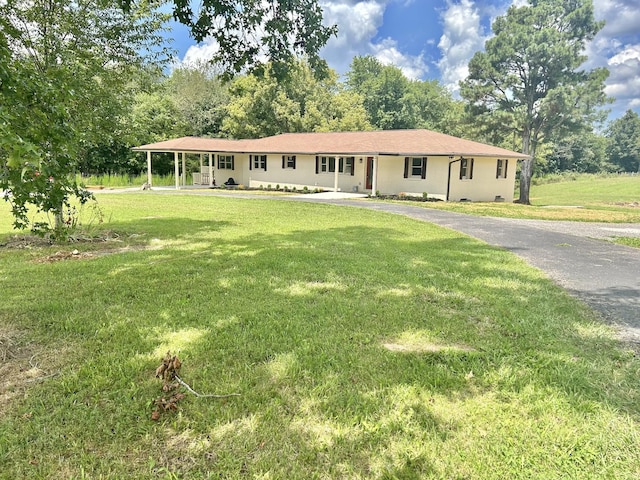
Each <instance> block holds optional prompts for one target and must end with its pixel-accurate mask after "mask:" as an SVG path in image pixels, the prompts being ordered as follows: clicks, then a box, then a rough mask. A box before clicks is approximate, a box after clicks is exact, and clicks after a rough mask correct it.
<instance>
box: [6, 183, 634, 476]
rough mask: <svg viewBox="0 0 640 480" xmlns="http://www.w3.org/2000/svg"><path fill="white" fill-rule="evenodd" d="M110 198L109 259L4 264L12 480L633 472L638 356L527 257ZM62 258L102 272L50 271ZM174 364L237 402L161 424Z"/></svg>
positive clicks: (345, 222) (224, 210)
mask: <svg viewBox="0 0 640 480" xmlns="http://www.w3.org/2000/svg"><path fill="white" fill-rule="evenodd" d="M99 199H100V203H101V205H102V208H103V209H104V210H105V214H106V216H107V217H108V218H111V222H110V223H109V225H107V226H106V227H107V228H110V229H112V230H114V231H118V232H120V233H121V234H120V235H119V237H118V241H117V242H113V243H107V244H105V245H103V246H102V247H101V246H100V245H99V244H76V245H73V246H70V247H60V246H57V247H37V248H28V249H20V250H16V249H6V248H0V292H2V297H3V301H2V302H1V303H0V324H1V325H3V328H4V329H5V330H6V332H5V337H6V338H8V339H9V338H11V339H13V342H12V345H13V347H12V349H11V351H10V352H9V354H8V355H7V358H8V359H9V361H13V360H15V362H17V363H21V366H22V367H24V369H28V368H30V367H31V368H33V366H32V364H34V363H37V367H36V369H37V370H39V372H40V373H38V372H36V373H35V374H34V375H33V377H31V378H32V379H33V381H29V382H26V381H25V382H22V383H19V382H18V383H16V382H14V384H13V385H11V386H9V388H6V387H7V386H6V380H7V378H5V377H3V381H4V383H3V391H2V394H3V395H4V397H5V401H4V402H3V403H2V407H0V408H1V409H2V413H3V415H2V416H1V417H0V439H1V440H0V458H3V459H5V461H4V469H3V470H2V473H0V476H2V477H4V478H73V477H76V478H80V477H81V476H83V475H84V476H86V477H89V478H96V477H103V478H124V477H128V478H247V477H249V478H251V477H257V478H294V479H297V478H300V479H303V478H304V479H307V478H496V479H497V478H559V477H568V478H634V477H637V476H638V475H640V454H639V453H638V450H637V448H636V446H637V443H638V440H640V427H639V424H638V421H639V420H640V415H639V413H640V407H639V405H640V398H638V397H639V392H640V388H639V387H640V380H639V376H638V371H639V370H640V363H639V362H638V359H637V358H635V357H634V356H633V354H632V352H630V351H627V350H625V349H623V348H621V347H620V346H619V345H618V344H617V343H616V341H615V340H614V334H613V332H612V331H611V330H610V329H609V328H608V327H606V326H604V325H602V324H601V323H599V322H598V321H597V319H596V318H595V316H594V315H593V314H592V313H591V312H590V311H588V310H587V309H586V308H584V307H583V306H582V305H581V304H579V302H577V301H576V300H575V299H573V298H571V297H569V296H568V295H566V294H565V293H564V292H563V291H562V290H561V289H559V288H557V287H556V286H554V285H553V284H552V283H551V282H550V281H549V280H547V279H546V278H545V277H544V276H543V275H542V274H541V273H540V272H538V271H535V270H533V269H531V268H529V267H527V266H526V265H525V264H524V263H523V262H521V261H520V260H518V259H517V258H516V257H514V256H513V255H511V254H508V253H507V252H504V251H501V250H499V249H495V248H492V247H490V246H487V245H485V244H482V243H481V242H478V241H475V240H473V239H470V238H468V237H464V236H461V235H457V234H455V233H453V232H451V231H448V230H445V229H441V228H437V227H435V226H432V225H429V224H425V223H420V222H416V221H412V220H410V219H407V218H403V217H396V216H392V215H387V214H382V213H378V212H369V211H365V210H360V209H349V208H345V207H334V206H331V205H315V204H306V203H293V202H292V203H289V202H286V203H285V202H277V201H272V200H262V199H260V200H239V199H232V198H224V197H197V196H162V195H153V194H150V195H104V196H100V197H99ZM6 224H7V222H6V221H5V218H4V217H0V225H2V227H1V228H0V231H5V232H6V231H8V228H7V227H6ZM2 229H4V230H2ZM64 248H67V249H69V250H70V249H78V250H80V251H81V253H87V254H93V255H94V256H87V257H80V258H75V257H70V258H69V259H68V260H65V261H56V262H44V263H43V262H42V259H46V258H48V257H50V256H51V255H52V254H54V253H56V252H59V251H60V250H62V249H64ZM101 250H102V251H103V253H104V250H107V251H108V252H110V253H109V254H106V255H101V254H100V252H101ZM6 343H7V344H8V343H9V342H6ZM391 346H393V348H391ZM167 350H171V351H172V352H179V355H180V357H181V358H182V360H183V362H184V364H183V369H182V377H183V378H184V379H185V380H186V381H187V382H189V383H190V384H191V385H192V386H193V387H194V388H195V389H196V390H198V391H200V392H205V393H228V392H238V393H240V394H241V395H242V396H241V397H239V398H231V399H226V400H212V399H202V398H195V397H193V396H188V397H187V398H186V399H185V400H184V401H183V402H181V405H180V410H179V412H177V413H175V414H171V415H166V416H164V417H163V418H162V419H161V420H160V422H152V421H151V420H150V414H151V409H152V403H153V399H154V398H156V397H157V396H158V395H159V381H158V380H156V379H154V378H153V371H154V369H155V367H156V366H157V365H158V364H159V361H160V359H161V358H162V356H163V355H164V354H165V353H166V351H167ZM12 359H13V360H12ZM51 374H56V375H55V376H48V375H51Z"/></svg>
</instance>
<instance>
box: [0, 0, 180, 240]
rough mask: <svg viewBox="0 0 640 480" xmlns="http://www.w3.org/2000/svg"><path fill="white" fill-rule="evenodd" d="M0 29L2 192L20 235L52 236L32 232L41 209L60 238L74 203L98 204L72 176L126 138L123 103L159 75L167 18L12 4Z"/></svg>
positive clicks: (143, 10) (67, 0) (111, 8)
mask: <svg viewBox="0 0 640 480" xmlns="http://www.w3.org/2000/svg"><path fill="white" fill-rule="evenodd" d="M0 19H1V20H0V22H2V25H1V26H2V29H0V50H1V53H0V54H1V55H2V59H1V60H0V62H1V63H0V64H1V65H2V68H1V69H0V70H1V72H2V73H1V75H2V81H1V84H0V95H1V96H2V108H3V112H4V113H3V116H5V118H7V119H8V120H9V121H8V122H2V125H3V126H2V129H3V132H2V134H3V135H2V137H3V139H4V140H3V141H2V143H1V144H0V190H3V191H4V192H5V193H4V196H5V199H7V200H8V201H9V202H10V203H11V206H12V211H13V214H14V218H15V226H16V227H17V228H25V227H27V226H31V227H32V229H34V230H35V231H42V230H47V229H48V224H47V223H46V222H37V223H36V224H33V225H30V220H29V217H28V215H27V213H28V206H29V205H34V206H35V207H36V209H37V210H38V211H42V212H45V213H48V214H49V213H50V214H53V215H54V218H55V226H56V229H57V230H58V231H60V230H61V229H62V228H63V227H64V224H65V222H68V221H69V219H65V218H63V208H64V206H65V205H68V199H69V197H70V196H77V197H78V198H80V200H81V202H84V201H86V200H87V199H88V198H90V194H89V193H88V192H87V191H86V190H84V189H82V188H80V187H79V185H78V184H77V182H76V180H75V177H74V176H73V175H71V174H72V173H73V172H74V171H75V169H76V167H77V165H78V160H79V158H80V157H81V156H82V152H83V151H84V150H86V149H88V148H91V146H92V145H95V144H96V143H97V142H101V143H108V138H109V137H110V136H111V135H118V132H121V131H122V129H121V128H120V127H121V124H120V120H121V119H122V117H123V112H125V111H126V109H127V108H128V104H127V100H126V99H127V96H126V95H125V94H123V93H124V92H125V91H126V90H127V88H128V85H129V83H130V81H131V78H132V76H133V74H134V72H136V71H137V69H139V68H143V67H145V66H148V65H149V64H154V65H157V62H158V61H159V58H158V56H157V55H158V54H160V55H161V54H162V52H161V49H159V47H160V45H161V44H162V42H163V39H162V37H161V36H160V35H159V30H160V29H161V28H162V25H163V22H164V21H165V20H166V19H167V17H166V16H164V15H162V14H160V13H158V12H157V11H156V10H155V8H153V7H150V6H149V5H148V4H142V5H139V6H137V7H136V9H135V11H134V12H131V13H130V14H124V13H123V12H122V10H121V9H120V8H119V7H118V6H117V5H116V4H115V3H110V2H109V1H102V0H101V1H99V2H98V1H95V0H88V1H87V2H82V3H77V2H75V1H72V0H57V1H48V0H30V1H26V0H7V1H6V2H4V3H3V4H2V5H1V6H0ZM140 52H146V53H145V54H142V53H140Z"/></svg>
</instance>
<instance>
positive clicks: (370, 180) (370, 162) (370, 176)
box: [366, 157, 373, 190]
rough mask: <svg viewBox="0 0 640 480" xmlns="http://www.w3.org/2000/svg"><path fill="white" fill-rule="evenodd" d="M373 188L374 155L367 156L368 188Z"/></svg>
mask: <svg viewBox="0 0 640 480" xmlns="http://www.w3.org/2000/svg"><path fill="white" fill-rule="evenodd" d="M372 188H373V157H367V181H366V189H367V190H371V189H372Z"/></svg>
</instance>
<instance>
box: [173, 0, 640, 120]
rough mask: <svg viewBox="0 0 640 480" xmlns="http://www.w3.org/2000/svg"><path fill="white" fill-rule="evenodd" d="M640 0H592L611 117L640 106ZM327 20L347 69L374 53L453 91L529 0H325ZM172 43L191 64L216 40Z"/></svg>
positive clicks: (592, 56) (595, 61)
mask: <svg viewBox="0 0 640 480" xmlns="http://www.w3.org/2000/svg"><path fill="white" fill-rule="evenodd" d="M637 2H638V0H594V10H595V16H596V19H597V20H604V21H605V22H606V24H605V27H604V28H603V29H602V31H601V32H600V33H599V34H598V35H597V37H596V38H595V39H594V41H593V42H591V43H590V44H589V45H588V46H587V50H586V52H585V53H586V54H587V55H588V57H589V60H588V62H587V65H586V66H587V67H589V68H593V67H599V66H605V67H607V68H609V70H610V72H611V75H610V77H609V79H608V80H607V93H608V94H609V95H611V96H614V97H616V101H615V103H614V104H612V105H611V106H610V108H611V109H612V114H611V116H610V118H617V117H619V116H621V115H622V114H623V113H624V112H625V110H627V109H629V108H631V109H633V110H635V111H636V112H639V113H640V8H638V6H637ZM319 3H320V5H321V6H322V8H323V11H324V18H325V23H327V24H337V25H338V28H339V33H338V36H337V38H333V39H331V40H330V41H329V43H328V44H327V46H326V47H325V48H324V49H323V51H322V55H323V57H324V58H325V59H326V60H327V61H328V63H329V66H330V67H332V68H333V69H335V70H337V71H338V72H339V73H340V74H344V73H345V72H346V71H347V70H348V69H349V65H350V63H351V60H352V58H353V57H354V56H356V55H373V56H375V57H376V58H378V59H379V60H380V61H382V62H383V63H385V64H392V65H396V66H397V67H399V68H401V69H402V70H403V72H404V73H405V75H407V76H408V77H410V78H415V79H421V80H427V79H428V80H431V79H437V80H439V81H440V82H441V83H442V84H443V85H445V86H446V87H447V88H449V89H450V90H451V91H452V92H453V93H454V95H456V94H457V83H458V81H459V80H461V79H463V78H464V77H465V76H466V74H467V69H466V66H467V63H468V61H469V59H470V58H471V57H472V56H473V54H474V53H475V52H476V51H478V50H481V49H483V46H484V42H485V41H486V40H487V39H488V38H489V37H490V35H491V23H492V22H493V20H494V19H495V18H496V17H497V16H499V15H502V14H504V13H505V12H506V10H507V8H508V7H509V6H510V5H511V4H514V3H515V4H523V3H525V1H524V0H366V1H361V0H320V1H319ZM173 37H174V41H175V43H174V47H175V48H176V49H177V50H178V55H179V60H180V61H183V62H185V63H189V62H193V61H199V60H205V59H207V58H209V57H210V55H211V53H212V52H213V51H215V49H216V48H217V46H216V45H215V44H214V42H212V41H210V40H205V42H203V43H201V44H199V45H196V44H195V42H193V40H192V39H190V38H189V36H188V32H187V31H186V29H184V27H181V26H176V27H174V31H173Z"/></svg>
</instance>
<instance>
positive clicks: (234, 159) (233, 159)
mask: <svg viewBox="0 0 640 480" xmlns="http://www.w3.org/2000/svg"><path fill="white" fill-rule="evenodd" d="M235 161H236V158H235V155H231V170H235V169H236V167H235Z"/></svg>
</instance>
